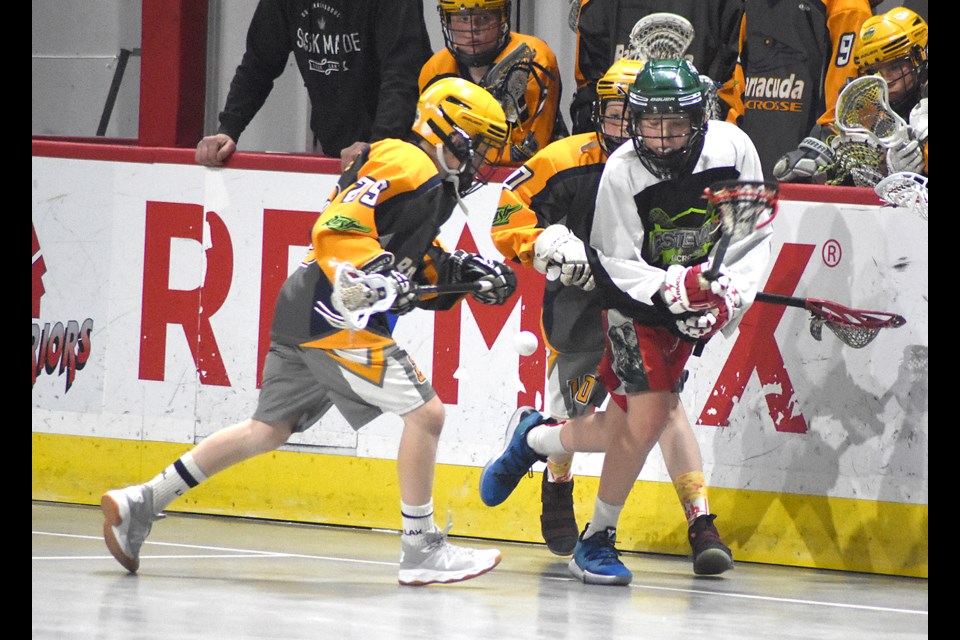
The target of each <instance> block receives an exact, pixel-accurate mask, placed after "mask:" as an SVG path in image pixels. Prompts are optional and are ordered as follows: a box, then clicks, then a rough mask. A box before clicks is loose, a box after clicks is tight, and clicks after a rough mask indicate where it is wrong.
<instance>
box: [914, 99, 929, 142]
mask: <svg viewBox="0 0 960 640" xmlns="http://www.w3.org/2000/svg"><path fill="white" fill-rule="evenodd" d="M910 128H911V129H913V132H914V133H915V134H916V137H917V140H919V141H920V144H923V143H924V142H926V141H927V99H926V98H921V99H920V102H918V103H917V104H915V105H914V106H913V109H911V110H910Z"/></svg>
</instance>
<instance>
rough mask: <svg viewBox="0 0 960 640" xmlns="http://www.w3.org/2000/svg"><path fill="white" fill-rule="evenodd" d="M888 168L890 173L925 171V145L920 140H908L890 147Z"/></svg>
mask: <svg viewBox="0 0 960 640" xmlns="http://www.w3.org/2000/svg"><path fill="white" fill-rule="evenodd" d="M887 169H889V171H890V173H899V172H901V171H911V172H913V173H923V147H922V146H921V145H920V141H919V140H907V141H905V142H901V143H899V144H897V145H896V146H894V147H890V149H888V150H887Z"/></svg>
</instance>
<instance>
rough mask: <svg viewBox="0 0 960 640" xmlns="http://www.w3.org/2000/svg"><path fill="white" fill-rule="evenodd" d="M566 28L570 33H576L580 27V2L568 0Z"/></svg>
mask: <svg viewBox="0 0 960 640" xmlns="http://www.w3.org/2000/svg"><path fill="white" fill-rule="evenodd" d="M567 26H568V27H570V31H573V32H574V33H576V32H577V27H578V26H580V0H570V10H569V12H568V13H567Z"/></svg>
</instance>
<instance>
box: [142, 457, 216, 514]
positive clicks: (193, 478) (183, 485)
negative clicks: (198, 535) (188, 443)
mask: <svg viewBox="0 0 960 640" xmlns="http://www.w3.org/2000/svg"><path fill="white" fill-rule="evenodd" d="M206 479H207V475H206V474H205V473H204V472H203V471H201V470H200V467H199V466H198V465H197V463H196V462H194V460H193V455H192V454H191V453H190V452H189V451H188V452H187V453H185V454H183V456H182V457H181V458H180V459H179V460H177V461H176V462H174V463H173V464H172V465H170V466H169V467H167V468H166V469H164V470H163V471H161V472H160V473H159V474H157V476H156V477H155V478H154V479H153V480H151V481H150V482H148V483H147V484H148V485H150V486H151V487H152V488H153V510H154V512H155V513H160V512H161V511H163V510H164V509H166V508H167V505H169V504H170V503H171V502H173V501H174V500H176V499H177V498H179V497H180V496H182V495H183V494H184V493H186V492H187V491H188V490H190V489H192V488H193V487H195V486H197V485H198V484H200V483H201V482H203V481H204V480H206Z"/></svg>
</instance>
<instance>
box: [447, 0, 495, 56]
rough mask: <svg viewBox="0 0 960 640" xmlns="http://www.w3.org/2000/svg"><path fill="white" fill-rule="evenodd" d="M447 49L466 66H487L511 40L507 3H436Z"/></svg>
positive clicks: (469, 0)
mask: <svg viewBox="0 0 960 640" xmlns="http://www.w3.org/2000/svg"><path fill="white" fill-rule="evenodd" d="M437 11H438V12H439V13H440V27H441V30H442V31H443V40H444V43H445V45H446V47H447V50H449V51H450V53H451V54H453V57H454V58H455V59H456V60H457V62H459V63H460V64H463V65H465V66H468V67H485V66H489V65H490V64H491V63H492V62H493V60H494V58H496V57H497V55H498V54H499V53H500V52H501V51H503V49H504V47H506V46H507V42H508V41H509V39H510V2H509V0H461V1H459V2H457V1H455V0H439V3H438V6H437Z"/></svg>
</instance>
